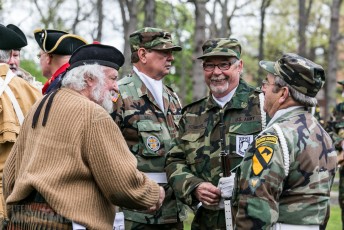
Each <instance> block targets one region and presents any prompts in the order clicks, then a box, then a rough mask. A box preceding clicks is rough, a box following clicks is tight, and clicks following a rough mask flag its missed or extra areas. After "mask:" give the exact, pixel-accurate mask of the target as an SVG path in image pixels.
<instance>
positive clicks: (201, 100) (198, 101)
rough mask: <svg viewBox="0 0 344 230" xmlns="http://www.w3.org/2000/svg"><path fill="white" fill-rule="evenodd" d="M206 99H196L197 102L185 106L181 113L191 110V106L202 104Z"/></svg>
mask: <svg viewBox="0 0 344 230" xmlns="http://www.w3.org/2000/svg"><path fill="white" fill-rule="evenodd" d="M207 98H208V96H206V97H203V98H201V99H198V100H196V101H194V102H191V103H190V104H187V105H185V106H184V107H183V109H182V112H184V111H185V110H186V109H188V108H191V107H193V106H195V105H197V104H199V103H201V102H203V101H204V100H206V99H207Z"/></svg>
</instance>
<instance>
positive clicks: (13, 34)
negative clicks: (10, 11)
mask: <svg viewBox="0 0 344 230" xmlns="http://www.w3.org/2000/svg"><path fill="white" fill-rule="evenodd" d="M26 45H27V40H26V37H25V34H24V33H23V31H21V30H20V29H19V28H18V27H17V26H15V25H13V24H8V25H7V26H4V25H2V24H0V49H1V50H20V49H21V48H23V47H24V46H26Z"/></svg>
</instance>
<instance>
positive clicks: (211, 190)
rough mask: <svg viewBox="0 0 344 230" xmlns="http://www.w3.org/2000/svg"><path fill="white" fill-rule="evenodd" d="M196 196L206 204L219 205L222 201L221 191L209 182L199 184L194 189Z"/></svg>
mask: <svg viewBox="0 0 344 230" xmlns="http://www.w3.org/2000/svg"><path fill="white" fill-rule="evenodd" d="M194 195H195V196H196V198H197V199H198V200H199V201H200V202H202V204H203V205H206V206H217V205H218V204H219V201H220V196H221V191H220V189H218V188H216V187H215V186H214V185H213V184H211V183H209V182H203V183H201V184H199V185H198V187H197V188H196V189H195V191H194Z"/></svg>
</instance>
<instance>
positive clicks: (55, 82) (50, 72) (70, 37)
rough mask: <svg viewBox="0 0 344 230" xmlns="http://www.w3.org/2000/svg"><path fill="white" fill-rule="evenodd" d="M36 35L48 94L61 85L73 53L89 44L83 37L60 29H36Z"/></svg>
mask: <svg viewBox="0 0 344 230" xmlns="http://www.w3.org/2000/svg"><path fill="white" fill-rule="evenodd" d="M34 36H35V40H36V42H37V44H38V45H39V47H40V51H39V53H38V54H37V57H38V58H39V63H40V65H41V69H42V74H43V76H44V77H46V78H48V81H47V82H46V83H45V84H44V86H43V88H42V93H43V94H47V93H49V92H50V91H52V90H53V89H56V88H58V87H59V83H60V82H61V77H62V75H63V74H64V73H65V71H66V69H67V68H68V67H69V64H68V60H69V58H70V56H71V55H72V53H73V52H74V51H75V50H76V49H77V48H79V47H80V46H83V45H85V44H87V42H86V40H85V39H83V38H82V37H80V36H78V35H75V34H70V33H67V32H65V31H60V30H46V29H36V30H35V31H34Z"/></svg>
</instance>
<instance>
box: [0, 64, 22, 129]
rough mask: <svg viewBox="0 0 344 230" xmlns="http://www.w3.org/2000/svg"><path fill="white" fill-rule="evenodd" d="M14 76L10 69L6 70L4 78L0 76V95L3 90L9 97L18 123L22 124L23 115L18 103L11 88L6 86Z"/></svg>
mask: <svg viewBox="0 0 344 230" xmlns="http://www.w3.org/2000/svg"><path fill="white" fill-rule="evenodd" d="M14 77H15V75H14V73H12V71H11V70H8V71H7V74H6V78H5V80H3V79H2V78H1V77H0V96H1V95H2V93H3V92H4V91H5V93H6V94H7V96H8V97H9V98H10V100H11V102H12V105H13V108H14V111H15V112H16V114H17V117H18V121H19V124H20V125H22V124H23V121H24V115H23V112H22V110H21V108H20V106H19V104H18V101H17V99H16V97H15V96H14V94H13V92H12V90H11V88H10V87H8V84H9V83H10V82H11V80H12V79H13V78H14Z"/></svg>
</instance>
